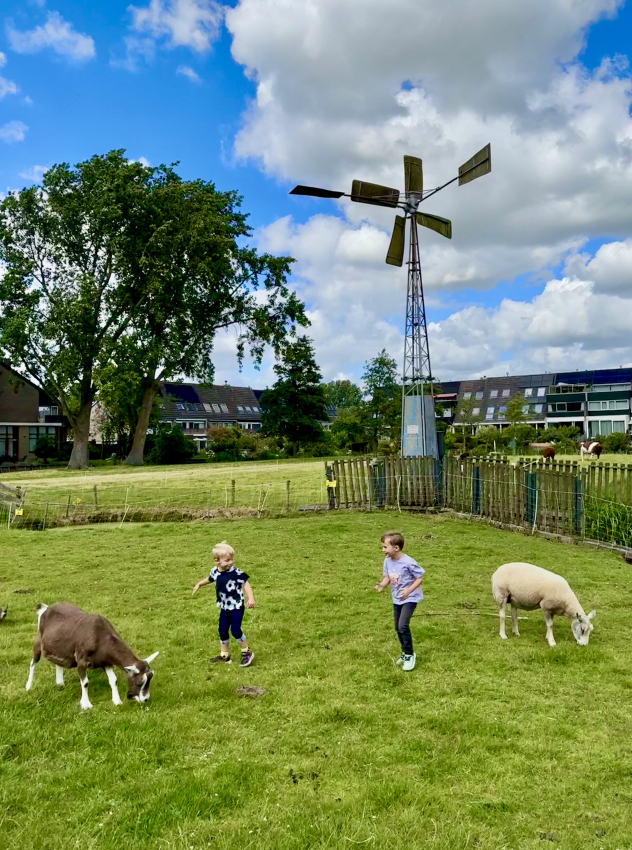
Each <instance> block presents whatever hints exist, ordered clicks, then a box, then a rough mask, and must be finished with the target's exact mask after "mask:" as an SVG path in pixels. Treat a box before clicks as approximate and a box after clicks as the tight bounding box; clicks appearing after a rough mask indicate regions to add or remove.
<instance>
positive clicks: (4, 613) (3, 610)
mask: <svg viewBox="0 0 632 850" xmlns="http://www.w3.org/2000/svg"><path fill="white" fill-rule="evenodd" d="M8 612H9V606H8V605H7V607H6V608H0V621H2V620H4V618H5V617H6V616H7V613H8Z"/></svg>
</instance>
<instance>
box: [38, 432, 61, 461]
mask: <svg viewBox="0 0 632 850" xmlns="http://www.w3.org/2000/svg"><path fill="white" fill-rule="evenodd" d="M55 452H56V446H55V438H54V437H51V436H50V435H47V436H44V435H42V436H41V437H38V438H37V442H36V443H35V448H34V449H33V454H34V455H35V457H36V458H37V459H38V460H43V461H44V463H48V461H49V459H50V458H52V457H55Z"/></svg>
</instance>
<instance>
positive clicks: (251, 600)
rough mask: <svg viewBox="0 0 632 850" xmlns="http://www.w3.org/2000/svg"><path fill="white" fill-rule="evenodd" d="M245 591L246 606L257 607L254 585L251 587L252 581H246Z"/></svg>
mask: <svg viewBox="0 0 632 850" xmlns="http://www.w3.org/2000/svg"><path fill="white" fill-rule="evenodd" d="M244 593H245V594H246V608H254V607H255V596H254V593H253V592H252V587H250V582H249V581H247V582H245V583H244Z"/></svg>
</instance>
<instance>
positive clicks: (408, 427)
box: [290, 145, 492, 457]
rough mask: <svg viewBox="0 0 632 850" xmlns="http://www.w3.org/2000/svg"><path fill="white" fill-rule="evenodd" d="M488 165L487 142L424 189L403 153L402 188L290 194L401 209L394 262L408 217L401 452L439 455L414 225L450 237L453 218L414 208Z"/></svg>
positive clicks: (416, 165) (399, 260)
mask: <svg viewBox="0 0 632 850" xmlns="http://www.w3.org/2000/svg"><path fill="white" fill-rule="evenodd" d="M491 169H492V160H491V146H490V145H486V146H485V147H484V148H482V149H481V150H480V151H479V152H478V153H477V154H475V155H474V156H473V157H472V158H471V159H469V160H468V161H467V162H466V163H464V164H463V165H462V166H461V167H460V168H459V173H458V175H457V176H456V177H453V178H452V179H451V180H448V182H447V183H444V184H443V185H442V186H438V187H437V188H436V189H427V190H424V187H423V167H422V161H421V159H419V157H416V156H405V157H404V191H403V192H399V191H398V190H397V189H391V188H390V187H388V186H380V185H378V184H377V183H366V182H365V181H363V180H354V181H353V183H352V184H351V194H348V193H347V192H334V191H332V190H331V189H318V188H316V187H313V186H295V187H294V189H292V191H291V192H290V194H291V195H312V196H314V197H317V198H343V197H347V198H351V200H352V201H356V202H357V203H360V204H374V205H375V206H378V207H396V208H399V209H401V210H402V211H403V213H404V215H396V216H395V224H394V227H393V235H392V236H391V242H390V245H389V248H388V253H387V254H386V262H387V263H389V265H392V266H402V265H403V263H404V253H405V247H406V222H407V221H408V222H409V223H410V227H409V241H408V294H407V299H406V333H405V342H404V369H403V393H402V456H403V457H420V456H424V455H430V456H432V457H438V456H439V453H438V448H437V429H436V423H435V413H434V398H433V379H432V371H431V368H430V349H429V347H428V330H427V326H426V308H425V304H424V293H423V285H422V280H421V263H420V260H419V239H418V234H417V226H418V225H421V226H422V227H427V228H429V229H430V230H434V231H435V233H439V234H440V235H441V236H445V237H446V238H447V239H451V238H452V222H451V221H449V220H448V219H447V218H441V216H438V215H431V214H430V213H422V212H418V208H419V205H420V204H421V202H422V201H425V200H427V199H428V198H430V197H431V196H432V195H436V194H437V192H440V191H441V189H445V187H446V186H449V185H450V184H451V183H454V182H455V181H456V180H458V181H459V186H463V185H465V184H466V183H471V181H472V180H476V178H477V177H482V176H483V175H484V174H488V173H489V172H490V171H491Z"/></svg>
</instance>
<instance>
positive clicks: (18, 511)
mask: <svg viewBox="0 0 632 850" xmlns="http://www.w3.org/2000/svg"><path fill="white" fill-rule="evenodd" d="M15 515H16V516H24V508H16V509H15Z"/></svg>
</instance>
